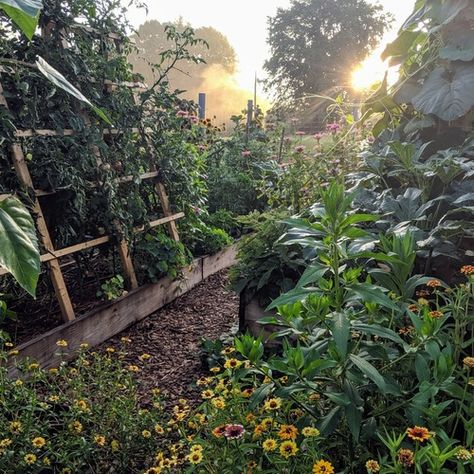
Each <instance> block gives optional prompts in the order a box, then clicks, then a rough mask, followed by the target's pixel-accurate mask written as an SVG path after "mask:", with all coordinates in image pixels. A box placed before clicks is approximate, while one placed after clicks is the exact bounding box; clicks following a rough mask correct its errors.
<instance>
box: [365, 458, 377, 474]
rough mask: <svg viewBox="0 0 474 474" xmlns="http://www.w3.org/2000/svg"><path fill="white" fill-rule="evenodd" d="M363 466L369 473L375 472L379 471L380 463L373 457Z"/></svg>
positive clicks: (373, 473)
mask: <svg viewBox="0 0 474 474" xmlns="http://www.w3.org/2000/svg"><path fill="white" fill-rule="evenodd" d="M365 468H366V469H367V472H368V473H369V474H375V473H377V472H379V471H380V464H379V463H378V462H377V461H376V460H375V459H369V460H368V461H367V462H366V463H365Z"/></svg>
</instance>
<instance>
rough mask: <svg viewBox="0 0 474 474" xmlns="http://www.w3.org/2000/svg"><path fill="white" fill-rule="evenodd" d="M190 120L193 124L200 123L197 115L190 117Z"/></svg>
mask: <svg viewBox="0 0 474 474" xmlns="http://www.w3.org/2000/svg"><path fill="white" fill-rule="evenodd" d="M188 119H189V120H190V122H191V123H198V122H199V119H198V118H197V117H196V116H195V115H189V116H188Z"/></svg>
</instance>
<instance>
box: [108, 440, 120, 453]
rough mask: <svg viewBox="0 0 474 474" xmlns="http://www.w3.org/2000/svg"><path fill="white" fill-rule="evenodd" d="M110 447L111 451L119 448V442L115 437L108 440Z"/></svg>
mask: <svg viewBox="0 0 474 474" xmlns="http://www.w3.org/2000/svg"><path fill="white" fill-rule="evenodd" d="M110 448H111V449H112V451H114V452H116V451H118V450H119V449H120V443H119V442H118V441H117V440H116V439H113V440H112V441H111V442H110Z"/></svg>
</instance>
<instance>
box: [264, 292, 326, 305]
mask: <svg viewBox="0 0 474 474" xmlns="http://www.w3.org/2000/svg"><path fill="white" fill-rule="evenodd" d="M312 293H318V290H317V289H316V288H298V287H297V288H294V289H293V290H290V291H288V292H287V293H283V294H282V295H280V296H279V297H278V298H277V299H275V300H273V301H272V302H271V303H270V305H269V306H268V307H267V308H266V310H265V311H270V310H271V309H273V308H277V307H278V306H286V305H287V304H293V303H296V302H297V301H304V300H305V299H306V298H307V296H308V295H310V294H312ZM319 293H321V292H320V291H319Z"/></svg>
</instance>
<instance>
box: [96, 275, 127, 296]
mask: <svg viewBox="0 0 474 474" xmlns="http://www.w3.org/2000/svg"><path fill="white" fill-rule="evenodd" d="M123 294H124V279H123V276H122V275H115V276H113V277H112V278H109V279H108V280H107V281H105V282H104V283H102V285H100V290H99V291H98V292H97V296H98V297H99V298H103V299H105V300H107V301H113V300H116V299H117V298H120V297H121V296H122V295H123Z"/></svg>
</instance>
